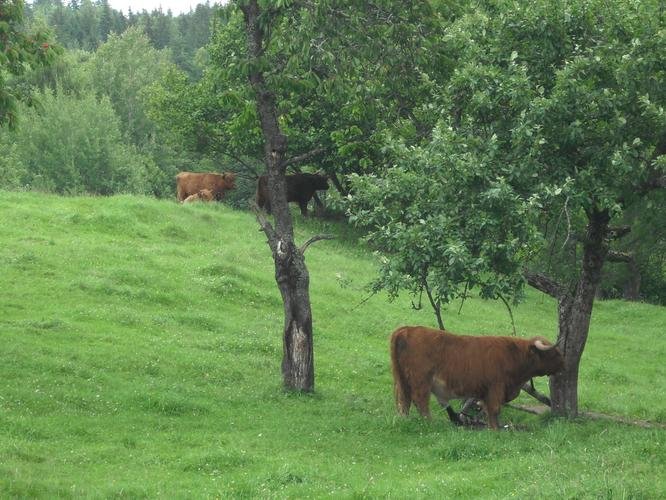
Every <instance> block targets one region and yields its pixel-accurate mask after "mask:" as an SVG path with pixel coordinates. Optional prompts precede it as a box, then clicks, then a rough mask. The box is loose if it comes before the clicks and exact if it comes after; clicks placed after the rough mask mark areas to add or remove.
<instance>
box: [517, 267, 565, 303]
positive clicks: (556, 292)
mask: <svg viewBox="0 0 666 500" xmlns="http://www.w3.org/2000/svg"><path fill="white" fill-rule="evenodd" d="M523 276H524V277H525V280H526V281H527V284H528V285H530V286H531V287H533V288H536V289H537V290H540V291H542V292H543V293H545V294H548V295H550V296H551V297H554V298H556V299H559V298H560V297H561V296H562V293H563V292H564V288H563V287H562V285H561V284H560V283H558V282H557V281H555V280H554V279H552V278H549V277H548V276H546V275H545V274H541V273H533V272H532V271H527V270H526V271H523Z"/></svg>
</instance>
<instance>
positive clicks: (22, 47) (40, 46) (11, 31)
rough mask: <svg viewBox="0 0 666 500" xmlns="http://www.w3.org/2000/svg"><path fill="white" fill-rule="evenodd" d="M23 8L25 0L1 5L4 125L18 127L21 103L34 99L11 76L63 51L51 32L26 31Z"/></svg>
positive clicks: (0, 77) (0, 110) (0, 78)
mask: <svg viewBox="0 0 666 500" xmlns="http://www.w3.org/2000/svg"><path fill="white" fill-rule="evenodd" d="M23 7H24V6H23V1H21V0H10V1H6V2H2V4H0V125H2V124H4V123H8V124H9V125H10V126H14V125H15V124H16V109H17V105H18V102H19V101H21V100H26V101H28V102H29V101H30V94H29V93H28V92H25V91H24V89H22V88H17V87H12V86H11V82H10V81H9V77H11V76H12V75H14V76H16V75H22V74H23V73H25V72H26V70H28V69H29V68H31V67H35V66H39V65H48V64H50V63H52V62H53V60H54V58H55V57H56V55H57V54H58V53H59V52H60V50H61V49H59V48H58V47H57V46H54V45H53V43H52V41H51V39H50V36H49V34H48V32H46V31H38V32H36V33H31V34H28V33H26V32H25V31H24V29H23Z"/></svg>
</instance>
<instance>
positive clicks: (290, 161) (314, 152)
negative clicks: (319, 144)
mask: <svg viewBox="0 0 666 500" xmlns="http://www.w3.org/2000/svg"><path fill="white" fill-rule="evenodd" d="M323 152H324V148H315V149H313V150H312V151H308V152H307V153H303V154H302V155H298V156H293V157H291V158H289V159H287V160H285V161H283V162H282V167H285V168H286V167H288V166H290V165H295V164H297V163H303V162H304V161H307V160H309V159H310V158H312V157H314V156H317V155H318V154H321V153H323Z"/></svg>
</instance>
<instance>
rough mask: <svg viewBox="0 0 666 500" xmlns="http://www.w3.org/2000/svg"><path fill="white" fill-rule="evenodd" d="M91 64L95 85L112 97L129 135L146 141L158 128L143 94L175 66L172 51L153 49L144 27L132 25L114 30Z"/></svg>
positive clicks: (101, 91) (94, 86)
mask: <svg viewBox="0 0 666 500" xmlns="http://www.w3.org/2000/svg"><path fill="white" fill-rule="evenodd" d="M89 65H90V70H89V72H90V75H91V77H92V81H91V84H92V87H93V88H94V89H95V91H96V92H97V94H98V95H100V96H102V95H106V96H109V98H110V99H111V102H112V104H113V107H114V109H115V110H116V113H117V114H118V116H119V117H120V118H121V120H122V121H123V124H124V127H123V129H124V130H125V131H126V134H127V138H128V139H129V140H130V141H131V142H132V143H133V144H135V145H140V144H145V143H146V142H147V141H148V140H149V138H150V136H151V135H153V134H154V132H155V131H154V125H153V124H152V122H151V120H149V119H148V117H147V116H146V112H145V103H144V97H143V94H142V93H143V90H144V89H145V88H147V87H149V86H150V85H151V84H153V83H154V82H155V81H157V80H159V79H160V78H162V76H163V75H165V74H166V73H167V71H168V70H169V68H170V67H171V63H170V60H169V55H168V53H166V52H164V51H159V50H156V49H155V48H153V47H152V46H151V44H150V41H149V40H148V38H147V36H146V35H145V34H144V33H143V32H142V30H141V29H140V28H129V29H127V31H125V32H124V33H123V34H122V35H116V34H113V33H112V34H111V35H110V36H109V39H108V41H107V42H106V43H104V44H102V45H101V46H100V47H99V49H98V50H97V51H96V52H95V55H94V56H93V57H92V59H91V60H90V63H89Z"/></svg>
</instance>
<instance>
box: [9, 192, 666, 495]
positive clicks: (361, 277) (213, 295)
mask: <svg viewBox="0 0 666 500" xmlns="http://www.w3.org/2000/svg"><path fill="white" fill-rule="evenodd" d="M296 220H297V223H298V225H299V227H298V238H299V241H304V239H305V238H307V237H308V236H310V235H311V234H313V233H316V232H322V231H324V230H326V231H329V230H331V228H328V227H325V224H322V223H318V222H308V223H307V224H306V223H304V222H303V221H302V220H301V219H300V217H297V219H296ZM0 223H1V224H2V236H1V237H0V279H1V281H0V286H1V288H0V361H1V362H0V497H7V496H17V497H26V496H38V497H45V498H46V497H54V496H61V497H70V496H71V497H80V496H89V497H131V498H137V497H151V498H152V497H156V496H165V497H170V498H173V497H193V498H201V497H206V496H224V497H230V496H231V497H261V498H268V497H294V498H303V497H320V496H342V497H359V498H361V497H386V496H388V497H393V498H405V497H410V498H412V497H424V498H425V497H430V498H432V497H433V496H440V497H441V496H454V495H455V496H460V497H490V498H495V497H500V498H503V497H507V496H518V497H533V496H547V495H548V496H550V495H554V496H557V497H587V496H590V497H598V496H603V497H616V496H617V497H624V496H634V497H644V498H655V497H659V496H661V497H664V496H666V482H665V479H664V478H663V470H664V466H665V465H666V452H665V451H664V448H665V446H664V441H665V440H666V431H664V430H663V429H660V428H653V429H641V428H637V427H633V426H626V425H621V424H613V423H608V422H605V421H585V420H581V421H577V422H563V421H558V420H553V419H549V418H539V417H535V416H532V415H529V414H525V413H522V412H519V411H516V410H512V409H505V410H504V411H503V413H502V416H501V418H502V419H503V421H504V422H507V421H510V422H512V423H513V424H515V425H516V426H517V428H518V429H520V430H515V431H507V432H499V433H492V432H486V431H469V430H460V429H456V428H453V427H452V426H451V425H450V424H449V423H448V422H447V421H445V419H444V418H443V416H442V415H441V412H440V411H438V410H437V409H435V408H434V402H433V411H434V414H435V415H436V417H435V418H434V419H433V420H432V421H431V422H426V421H422V420H421V419H420V418H417V417H416V416H414V415H413V416H412V417H410V418H409V419H398V418H396V417H395V415H394V409H393V401H392V387H391V377H390V371H389V364H388V353H387V338H388V335H389V333H390V332H391V331H392V330H393V329H394V328H395V327H396V326H398V325H400V324H432V323H433V321H432V317H431V315H430V313H429V312H427V311H422V312H417V311H412V310H410V308H409V307H408V305H407V304H408V302H407V299H405V300H401V301H398V302H396V303H393V304H389V303H387V302H386V301H385V300H384V298H382V297H374V298H372V299H371V300H369V301H368V302H366V303H364V304H363V305H359V303H360V302H361V301H362V299H363V298H364V297H365V294H364V292H363V285H364V284H365V283H366V282H367V281H369V279H370V278H371V277H372V273H373V269H374V266H373V260H372V258H371V256H369V255H367V252H366V251H364V250H363V249H362V248H359V247H357V246H355V245H354V244H353V243H351V242H349V241H345V240H344V239H340V240H336V241H331V242H319V243H317V244H315V245H313V246H312V247H310V249H309V250H308V253H307V262H308V265H309V269H310V275H311V296H312V297H311V298H312V307H313V315H314V328H315V363H316V394H315V395H313V396H295V395H289V394H285V393H283V392H282V390H281V376H280V358H281V352H282V351H281V349H282V347H281V327H282V311H281V301H280V298H279V294H278V292H277V289H276V286H275V283H274V279H273V267H272V261H271V259H270V255H269V252H268V249H267V246H266V244H265V241H264V238H263V237H262V234H261V233H259V232H258V231H257V225H256V223H255V222H254V220H253V217H252V216H251V215H250V214H248V213H244V212H239V211H233V210H231V209H228V208H226V207H224V206H219V205H218V206H215V205H199V206H187V207H183V206H178V205H176V204H175V203H173V202H168V201H157V200H153V199H146V198H135V197H114V198H104V199H100V198H97V199H96V198H59V197H54V196H47V195H40V194H16V193H4V192H0ZM454 311H456V312H457V307H456V308H454ZM514 313H515V315H516V321H517V327H518V331H519V333H520V334H523V335H532V334H544V335H546V336H548V337H551V338H553V337H554V335H555V317H556V314H555V305H554V303H553V302H552V301H551V300H550V299H547V298H544V297H542V296H539V295H537V294H530V295H529V297H528V301H527V303H526V304H525V305H523V306H521V307H519V308H517V310H516V311H515V312H514ZM447 320H448V326H449V327H450V329H452V330H453V331H458V332H474V333H508V332H509V330H510V325H509V322H508V319H507V314H506V312H505V311H504V310H503V306H501V305H500V304H492V303H483V302H480V301H474V300H471V301H468V302H467V303H466V304H465V306H464V308H463V311H462V314H461V315H457V314H455V313H454V312H451V313H450V316H448V317H447ZM664 324H666V309H664V308H658V307H653V306H647V305H642V304H625V303H621V302H605V303H598V304H597V305H596V306H595V315H594V318H593V324H592V329H591V333H590V341H589V343H588V348H587V349H586V352H585V355H584V358H583V364H582V374H581V378H582V380H581V383H580V402H581V406H582V407H583V408H584V409H591V410H594V411H602V412H606V413H613V414H617V415H622V416H626V417H633V418H645V419H650V420H653V421H660V422H664V421H666V394H665V390H666V388H665V384H664V381H665V380H666V377H665V369H664V362H663V360H664V359H665V357H666V356H665V354H666V339H664V336H663V327H664ZM540 386H541V387H542V388H544V389H545V381H540ZM531 401H532V400H529V399H524V400H523V402H528V403H531Z"/></svg>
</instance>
